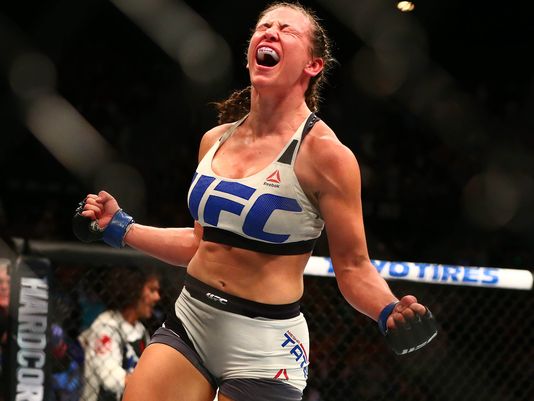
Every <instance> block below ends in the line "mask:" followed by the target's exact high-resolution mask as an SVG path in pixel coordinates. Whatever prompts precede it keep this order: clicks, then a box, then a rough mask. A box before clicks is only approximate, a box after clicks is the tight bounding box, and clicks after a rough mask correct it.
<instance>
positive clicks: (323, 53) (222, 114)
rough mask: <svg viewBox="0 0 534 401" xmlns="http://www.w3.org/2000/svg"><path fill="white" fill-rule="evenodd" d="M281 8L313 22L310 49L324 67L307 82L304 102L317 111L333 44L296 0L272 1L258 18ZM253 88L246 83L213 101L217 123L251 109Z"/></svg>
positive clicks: (332, 63) (316, 21) (310, 14)
mask: <svg viewBox="0 0 534 401" xmlns="http://www.w3.org/2000/svg"><path fill="white" fill-rule="evenodd" d="M281 7H288V8H292V9H294V10H297V11H300V12H301V13H302V14H304V15H305V16H307V17H308V19H309V20H310V22H311V23H312V32H311V35H312V36H311V42H312V48H311V52H312V55H313V56H314V57H320V58H322V59H323V62H324V66H323V70H322V71H321V72H320V73H319V74H317V75H316V76H314V77H312V78H311V79H310V83H309V86H308V89H307V90H306V93H305V94H304V96H305V99H306V104H307V105H308V107H309V108H310V110H312V111H313V112H318V111H319V104H320V101H321V96H320V92H321V89H322V87H323V86H324V84H325V82H326V75H327V73H328V72H329V71H330V69H331V68H332V67H333V65H334V64H335V63H336V60H335V59H334V58H333V56H332V49H331V48H332V45H331V42H330V39H329V37H328V35H327V34H326V31H325V29H324V28H323V26H322V25H321V23H320V19H319V17H318V16H317V14H316V13H315V11H313V10H312V9H310V8H307V7H305V6H303V5H301V4H300V3H298V2H275V3H272V4H270V5H268V6H267V8H265V9H264V10H263V11H262V12H261V13H260V15H259V16H258V21H260V20H261V19H262V18H263V17H264V16H265V15H266V14H267V13H269V12H271V11H273V10H275V9H277V8H281ZM251 90H252V87H251V86H250V85H249V86H248V87H246V88H245V89H240V90H236V91H234V92H233V93H232V94H231V95H230V96H229V97H228V98H227V99H226V100H223V101H220V102H215V107H216V109H217V112H218V120H219V124H224V123H228V122H233V121H237V120H239V119H240V118H242V117H244V116H245V115H246V114H247V113H248V112H249V110H250V94H251Z"/></svg>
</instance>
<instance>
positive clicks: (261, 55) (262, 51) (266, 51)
mask: <svg viewBox="0 0 534 401" xmlns="http://www.w3.org/2000/svg"><path fill="white" fill-rule="evenodd" d="M266 55H268V56H271V57H272V58H273V59H274V61H275V62H278V61H279V60H280V57H279V56H278V54H276V52H275V51H274V50H273V49H271V48H270V47H260V48H259V49H258V53H257V56H258V60H259V61H263V60H265V56H266Z"/></svg>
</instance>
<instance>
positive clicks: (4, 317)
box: [0, 258, 11, 400]
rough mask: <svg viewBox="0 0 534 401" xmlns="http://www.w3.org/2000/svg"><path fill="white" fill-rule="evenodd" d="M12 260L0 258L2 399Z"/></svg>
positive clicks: (0, 367) (1, 397)
mask: <svg viewBox="0 0 534 401" xmlns="http://www.w3.org/2000/svg"><path fill="white" fill-rule="evenodd" d="M10 264H11V261H10V260H9V259H6V258H0V382H1V383H2V384H1V385H0V400H2V399H3V395H4V394H3V392H4V381H5V380H4V379H3V376H4V369H3V368H4V357H5V351H6V346H7V327H8V309H9V292H10V280H11V278H10V275H9V266H10Z"/></svg>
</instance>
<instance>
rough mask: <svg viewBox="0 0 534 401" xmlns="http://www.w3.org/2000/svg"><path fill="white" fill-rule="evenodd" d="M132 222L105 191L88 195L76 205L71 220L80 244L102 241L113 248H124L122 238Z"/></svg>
mask: <svg viewBox="0 0 534 401" xmlns="http://www.w3.org/2000/svg"><path fill="white" fill-rule="evenodd" d="M133 222H134V220H133V218H132V217H131V216H129V215H128V214H126V213H125V212H124V211H123V210H122V209H121V208H120V207H119V204H118V203H117V201H116V200H115V198H114V197H113V196H111V195H110V194H109V193H107V192H106V191H100V192H99V193H98V195H95V194H89V195H87V197H86V198H85V199H84V200H83V201H82V202H80V203H79V204H78V208H77V209H76V212H75V213H74V217H73V218H72V229H73V231H74V234H75V235H76V237H77V238H78V239H79V240H80V241H82V242H94V241H99V240H103V241H104V242H105V243H107V244H108V245H111V246H112V247H114V248H122V247H123V246H124V236H125V235H126V233H127V231H128V228H129V226H130V224H133Z"/></svg>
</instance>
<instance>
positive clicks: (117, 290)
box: [103, 266, 159, 311]
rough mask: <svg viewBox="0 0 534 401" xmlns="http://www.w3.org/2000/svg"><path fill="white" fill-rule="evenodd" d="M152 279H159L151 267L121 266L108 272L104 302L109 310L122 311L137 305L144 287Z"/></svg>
mask: <svg viewBox="0 0 534 401" xmlns="http://www.w3.org/2000/svg"><path fill="white" fill-rule="evenodd" d="M152 278H157V279H159V274H158V273H157V271H156V270H154V269H151V268H149V267H138V266H119V267H114V268H112V269H111V270H109V271H108V274H107V276H106V281H107V286H106V289H105V290H104V294H103V295H104V297H103V298H104V302H105V303H106V305H107V307H108V308H109V309H113V310H118V311H121V310H123V309H125V308H128V307H131V306H135V305H137V302H138V301H139V300H140V299H141V295H142V291H143V287H144V286H145V284H146V283H147V282H148V281H149V280H150V279H152Z"/></svg>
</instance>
